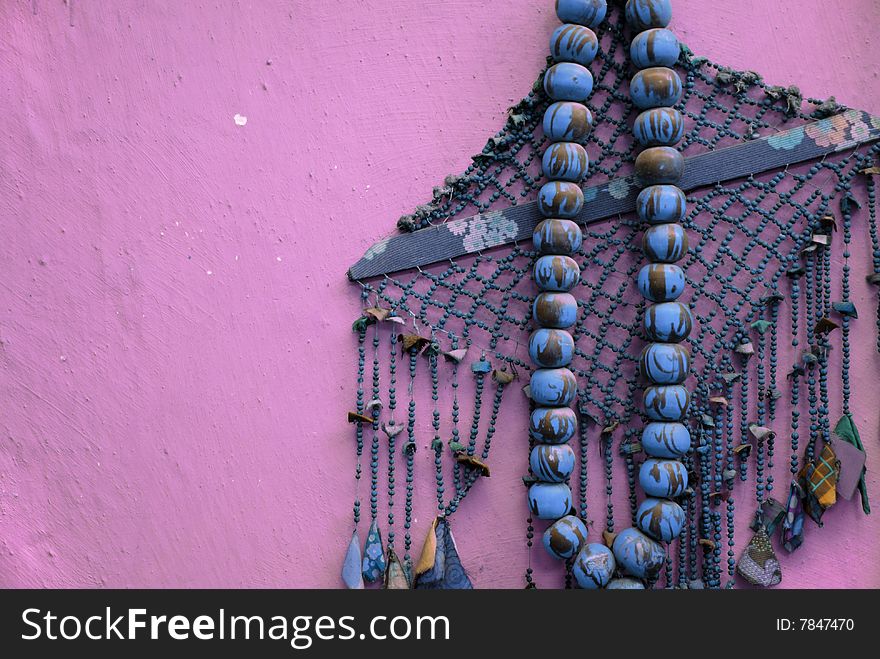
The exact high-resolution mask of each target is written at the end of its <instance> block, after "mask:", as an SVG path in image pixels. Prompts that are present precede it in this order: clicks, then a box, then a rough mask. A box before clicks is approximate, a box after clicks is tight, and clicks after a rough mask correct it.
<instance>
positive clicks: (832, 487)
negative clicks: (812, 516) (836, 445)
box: [808, 444, 840, 510]
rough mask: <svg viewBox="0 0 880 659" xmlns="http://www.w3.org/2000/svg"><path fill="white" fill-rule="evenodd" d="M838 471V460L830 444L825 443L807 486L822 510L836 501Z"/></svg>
mask: <svg viewBox="0 0 880 659" xmlns="http://www.w3.org/2000/svg"><path fill="white" fill-rule="evenodd" d="M839 473H840V462H839V461H838V460H837V456H836V455H834V450H833V449H832V448H831V444H825V446H823V447H822V452H821V453H820V454H819V460H818V461H817V462H816V463H815V467H814V469H813V473H812V474H810V478H809V481H808V486H809V488H810V494H812V495H813V496H814V497H815V498H816V501H817V502H818V503H819V505H820V506H821V507H822V509H823V510H827V509H828V508H830V507H831V506H833V505H834V504H835V503H836V502H837V476H838V474H839Z"/></svg>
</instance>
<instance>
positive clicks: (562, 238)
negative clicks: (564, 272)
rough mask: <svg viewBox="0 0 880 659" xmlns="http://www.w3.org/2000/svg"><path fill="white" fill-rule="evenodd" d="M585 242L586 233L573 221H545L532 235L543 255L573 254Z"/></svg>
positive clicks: (534, 242) (539, 224)
mask: <svg viewBox="0 0 880 659" xmlns="http://www.w3.org/2000/svg"><path fill="white" fill-rule="evenodd" d="M583 241H584V232H583V231H581V228H580V226H579V225H578V224H577V222H572V221H571V220H556V219H549V220H543V221H541V222H539V223H538V226H536V227H535V231H534V233H532V243H533V244H534V246H535V249H536V250H538V251H539V252H540V253H541V254H573V253H574V252H576V251H578V250H579V249H580V248H581V245H582V244H583Z"/></svg>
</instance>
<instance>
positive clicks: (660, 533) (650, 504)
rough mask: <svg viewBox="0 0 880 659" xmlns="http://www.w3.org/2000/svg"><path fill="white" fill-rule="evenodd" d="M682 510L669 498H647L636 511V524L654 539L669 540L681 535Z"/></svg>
mask: <svg viewBox="0 0 880 659" xmlns="http://www.w3.org/2000/svg"><path fill="white" fill-rule="evenodd" d="M684 521H685V516H684V510H682V508H681V506H679V505H678V504H677V503H675V501H670V500H669V499H655V498H648V499H645V500H644V501H643V502H642V505H640V506H639V509H638V510H637V511H636V524H637V525H638V527H639V528H640V529H641V530H642V531H644V532H645V533H646V534H647V535H649V536H651V537H652V538H654V539H655V540H662V541H664V542H671V541H673V540H675V539H676V538H677V537H678V536H679V535H681V530H682V528H683V527H684Z"/></svg>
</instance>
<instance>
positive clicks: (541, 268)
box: [535, 255, 581, 293]
mask: <svg viewBox="0 0 880 659" xmlns="http://www.w3.org/2000/svg"><path fill="white" fill-rule="evenodd" d="M580 278H581V269H580V266H579V265H578V263H577V261H575V260H574V259H573V258H571V257H570V256H561V255H551V256H542V257H541V258H539V259H538V260H537V261H535V284H536V285H537V286H538V288H539V289H540V290H542V291H550V292H554V293H567V292H568V291H570V290H571V289H572V288H574V287H575V285H577V283H578V281H580Z"/></svg>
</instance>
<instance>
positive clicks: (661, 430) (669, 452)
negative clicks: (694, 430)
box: [642, 422, 691, 458]
mask: <svg viewBox="0 0 880 659" xmlns="http://www.w3.org/2000/svg"><path fill="white" fill-rule="evenodd" d="M642 448H644V449H645V453H647V454H648V455H650V456H651V457H654V458H680V457H683V456H685V455H687V452H688V451H689V450H690V448H691V433H690V431H689V430H688V429H687V426H685V425H683V424H681V423H660V422H657V423H649V424H648V425H646V426H645V429H644V430H643V431H642Z"/></svg>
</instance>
